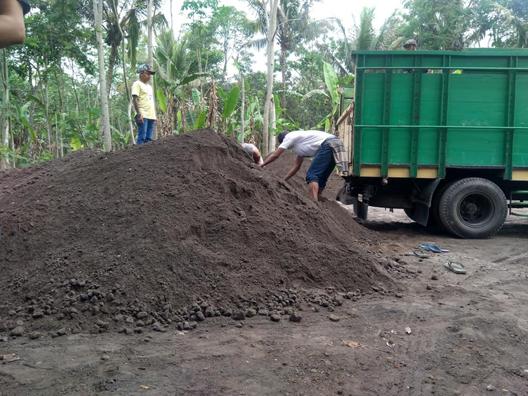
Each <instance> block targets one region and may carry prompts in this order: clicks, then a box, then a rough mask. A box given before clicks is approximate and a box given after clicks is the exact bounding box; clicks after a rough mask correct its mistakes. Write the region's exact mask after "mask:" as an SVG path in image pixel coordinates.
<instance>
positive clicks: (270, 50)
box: [262, 0, 279, 156]
mask: <svg viewBox="0 0 528 396" xmlns="http://www.w3.org/2000/svg"><path fill="white" fill-rule="evenodd" d="M278 5H279V0H270V11H269V17H268V21H269V22H268V35H267V40H268V43H267V48H266V67H267V76H266V100H265V102H264V119H263V127H262V151H263V154H264V156H266V155H268V153H269V120H270V104H271V98H272V97H273V56H274V53H275V51H274V50H275V33H276V29H277V7H278Z"/></svg>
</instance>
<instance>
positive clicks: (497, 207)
mask: <svg viewBox="0 0 528 396" xmlns="http://www.w3.org/2000/svg"><path fill="white" fill-rule="evenodd" d="M355 65H356V67H355V76H356V80H355V92H354V94H353V95H350V96H351V97H350V98H347V97H346V91H345V95H344V96H343V98H342V105H343V107H344V108H343V113H342V115H341V117H340V119H339V120H338V122H337V129H338V135H339V137H341V139H342V140H343V141H344V143H345V146H346V148H347V152H348V155H349V160H350V168H349V171H348V173H344V174H342V176H343V177H344V178H345V186H344V188H343V189H342V191H341V192H340V194H339V196H338V199H339V200H340V201H341V202H343V203H346V204H353V205H354V209H355V211H356V213H357V214H358V216H360V217H363V218H365V217H366V215H367V210H368V206H369V205H370V206H374V207H385V208H400V209H404V210H405V212H406V213H407V215H408V216H409V217H410V218H411V219H413V220H415V221H416V222H418V223H420V224H422V225H426V226H429V225H432V226H436V227H441V228H443V229H445V230H447V231H449V232H451V233H453V234H455V235H457V236H459V237H463V238H485V237H489V236H491V235H493V234H494V233H496V232H497V231H499V230H500V228H501V227H502V226H503V224H504V222H505V220H506V216H507V215H508V210H509V208H515V207H524V206H528V205H525V203H524V202H523V200H526V201H528V50H520V49H519V50H499V49H474V50H464V51H382V52H381V51H360V52H357V53H355ZM347 105H348V106H347ZM345 107H346V108H345Z"/></svg>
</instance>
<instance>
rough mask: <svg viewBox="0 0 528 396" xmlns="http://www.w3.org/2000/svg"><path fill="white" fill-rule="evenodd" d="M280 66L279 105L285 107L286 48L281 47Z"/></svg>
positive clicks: (283, 108)
mask: <svg viewBox="0 0 528 396" xmlns="http://www.w3.org/2000/svg"><path fill="white" fill-rule="evenodd" d="M280 67H281V75H282V93H281V107H282V110H285V109H286V49H284V48H282V46H281V52H280Z"/></svg>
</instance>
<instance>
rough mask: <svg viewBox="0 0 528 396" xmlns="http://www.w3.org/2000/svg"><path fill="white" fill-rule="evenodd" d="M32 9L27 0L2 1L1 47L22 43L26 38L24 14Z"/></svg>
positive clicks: (0, 19) (0, 7)
mask: <svg viewBox="0 0 528 396" xmlns="http://www.w3.org/2000/svg"><path fill="white" fill-rule="evenodd" d="M29 10H30V6H29V3H28V2H27V1H26V0H2V1H0V48H5V47H8V46H10V45H12V44H22V43H23V42H24V39H25V38H26V26H25V25H24V15H25V14H27V13H28V12H29Z"/></svg>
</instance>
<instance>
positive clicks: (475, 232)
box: [438, 177, 508, 238]
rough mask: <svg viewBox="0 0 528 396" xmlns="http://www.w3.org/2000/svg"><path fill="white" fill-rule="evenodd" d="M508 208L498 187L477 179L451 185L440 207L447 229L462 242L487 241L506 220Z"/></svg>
mask: <svg viewBox="0 0 528 396" xmlns="http://www.w3.org/2000/svg"><path fill="white" fill-rule="evenodd" d="M507 214H508V204H507V201H506V196H505V195H504V192H503V191H502V190H501V189H500V188H499V186H497V185H496V184H495V183H493V182H491V181H489V180H487V179H482V178H478V177H471V178H467V179H462V180H459V181H456V182H454V183H452V184H450V185H449V186H448V187H447V188H446V189H445V191H444V192H443V194H442V196H441V197H440V201H439V204H438V215H439V217H440V220H441V222H442V224H443V225H444V227H445V228H446V229H447V230H448V231H450V232H451V233H453V234H455V235H457V236H459V237H461V238H487V237H489V236H491V235H494V234H495V233H497V232H498V231H499V230H500V229H501V228H502V226H503V225H504V222H505V220H506V216H507Z"/></svg>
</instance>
